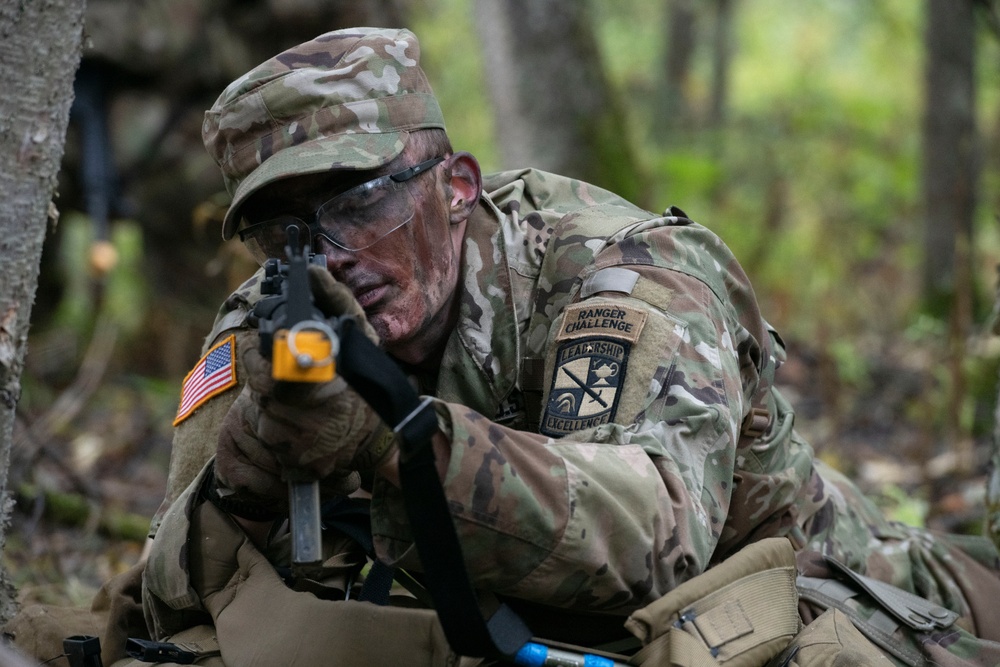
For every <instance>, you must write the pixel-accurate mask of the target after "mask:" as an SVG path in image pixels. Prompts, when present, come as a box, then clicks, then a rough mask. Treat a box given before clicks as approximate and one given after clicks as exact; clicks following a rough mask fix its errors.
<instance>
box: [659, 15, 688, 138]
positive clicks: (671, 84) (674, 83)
mask: <svg viewBox="0 0 1000 667" xmlns="http://www.w3.org/2000/svg"><path fill="white" fill-rule="evenodd" d="M697 19H698V15H697V13H696V12H695V10H694V2H693V0H667V7H666V20H667V25H666V30H665V32H666V35H667V38H666V40H665V44H664V48H663V83H662V85H660V86H657V89H658V90H657V93H656V111H655V115H654V116H653V136H654V138H655V139H656V141H657V142H658V143H660V144H666V143H668V142H669V141H670V139H671V138H672V136H673V134H674V133H675V132H677V131H678V130H684V129H687V128H690V127H691V126H692V125H693V122H694V119H693V117H692V113H693V112H692V109H691V106H692V105H691V99H690V95H689V94H688V88H689V83H688V79H689V78H690V75H691V60H692V58H693V56H694V51H695V46H696V44H697V39H696V29H697V24H698V21H697Z"/></svg>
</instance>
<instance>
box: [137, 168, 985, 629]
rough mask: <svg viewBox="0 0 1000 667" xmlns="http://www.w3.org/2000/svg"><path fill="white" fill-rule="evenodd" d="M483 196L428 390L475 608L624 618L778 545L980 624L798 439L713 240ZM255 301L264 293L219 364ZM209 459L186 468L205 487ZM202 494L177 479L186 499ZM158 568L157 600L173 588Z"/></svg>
mask: <svg viewBox="0 0 1000 667" xmlns="http://www.w3.org/2000/svg"><path fill="white" fill-rule="evenodd" d="M485 189H486V191H487V192H488V194H487V195H484V197H483V200H482V205H481V206H480V207H479V209H478V210H477V212H476V214H475V215H474V216H473V217H472V218H471V219H470V221H469V226H468V232H467V235H466V239H465V245H464V278H463V282H462V286H461V290H462V300H461V314H460V320H459V323H458V325H457V327H456V329H455V330H454V332H453V333H452V335H451V337H450V339H449V341H448V344H447V349H446V352H445V356H444V360H443V362H442V364H441V367H440V369H439V372H438V373H437V374H436V376H435V377H423V378H418V379H417V380H418V381H419V382H420V384H421V392H422V393H424V394H427V395H431V396H434V397H435V398H436V408H437V412H438V415H439V423H440V425H441V428H442V430H444V432H445V433H446V434H447V435H448V436H449V437H450V439H451V443H452V445H451V454H450V460H449V461H448V465H447V473H446V475H445V478H444V482H443V483H444V488H445V493H446V495H447V498H448V500H449V503H450V506H451V509H452V512H453V517H454V520H455V523H456V527H457V530H458V533H459V537H460V540H461V542H462V545H463V549H464V552H465V556H466V561H467V566H468V570H469V574H470V577H471V578H472V579H473V583H474V584H475V585H476V586H477V587H478V588H481V589H485V590H491V591H494V592H497V593H500V594H503V595H506V596H510V597H512V598H516V599H520V600H526V601H530V602H535V603H540V604H543V605H546V606H554V607H561V608H569V609H574V610H579V611H594V612H604V613H611V614H614V615H621V616H624V615H627V614H628V613H630V612H631V611H633V610H635V609H637V608H639V607H642V606H644V605H646V604H648V603H649V602H651V601H652V600H654V599H656V598H658V597H660V596H662V595H663V594H665V593H666V592H668V591H670V590H671V589H672V588H674V587H675V586H676V585H677V584H679V583H681V582H683V581H686V580H688V579H690V578H692V577H694V576H696V575H698V574H699V573H701V572H703V571H704V570H705V569H707V568H709V567H710V566H712V565H714V564H715V563H717V562H720V561H721V560H723V559H724V558H725V557H726V556H728V555H730V554H732V553H734V552H735V551H736V550H738V549H739V548H740V547H741V546H743V545H745V544H747V543H749V542H751V541H755V540H759V539H761V538H763V537H769V536H781V535H784V536H788V537H789V538H790V539H791V540H792V542H793V543H794V544H795V545H796V546H797V547H799V548H801V549H803V550H804V551H805V552H808V551H810V550H814V551H816V552H822V553H824V554H827V555H831V556H833V557H835V558H836V559H837V560H838V561H840V562H842V563H844V564H845V565H846V566H847V567H849V568H851V569H853V570H856V571H859V572H862V573H863V572H868V573H870V574H872V575H873V576H877V577H879V578H881V579H884V580H886V581H890V582H891V583H893V584H896V585H898V586H900V587H902V588H905V589H907V590H910V591H913V592H915V593H917V594H919V595H921V596H924V597H927V598H928V599H930V600H932V601H934V602H936V603H938V604H942V605H944V606H946V607H948V608H949V609H953V610H955V611H957V612H959V613H960V614H962V615H963V616H969V607H968V605H967V603H966V600H965V597H964V596H963V592H962V587H960V585H959V584H956V580H959V579H960V577H961V567H960V566H956V564H955V563H953V562H944V561H948V560H949V559H948V555H947V553H948V552H947V550H946V549H945V548H944V547H941V546H940V543H939V542H937V541H935V540H934V539H933V538H932V537H931V536H930V535H929V534H927V533H925V532H922V531H916V530H914V529H910V528H906V527H903V526H899V525H896V524H892V523H890V522H888V521H886V520H885V519H884V518H882V517H881V515H880V514H879V513H878V511H877V510H876V509H875V508H874V507H873V506H872V505H871V504H870V503H869V502H868V501H867V500H865V499H864V498H863V497H862V495H861V494H860V493H859V492H858V491H857V489H856V488H855V487H854V486H853V485H852V484H851V483H850V482H849V481H848V480H846V479H845V478H843V477H842V476H840V475H839V474H837V473H835V472H834V471H832V470H829V469H827V468H824V467H823V466H822V465H821V464H819V463H818V462H816V461H814V457H813V451H812V449H811V447H810V446H809V445H808V444H807V443H806V442H804V441H803V440H802V439H801V438H800V437H799V436H798V435H797V434H796V433H795V431H794V429H793V418H794V415H793V413H792V410H791V409H790V408H789V406H788V404H787V402H786V401H785V400H784V399H783V398H782V397H781V395H780V394H779V393H778V392H777V391H775V390H774V389H773V387H772V381H773V377H774V373H775V370H776V369H777V367H778V366H779V364H780V361H781V359H782V358H783V354H784V352H783V349H782V346H781V342H780V340H779V339H778V338H777V336H776V334H775V333H774V332H773V331H772V330H771V329H770V327H769V326H768V325H767V324H766V323H765V321H764V320H763V319H762V317H761V314H760V312H759V310H758V305H757V302H756V298H755V296H754V293H753V290H752V288H751V286H750V283H749V280H748V279H747V277H746V275H745V274H744V272H743V271H742V269H741V268H740V266H739V264H738V263H737V261H736V260H735V259H734V257H733V256H732V254H731V252H730V251H729V249H728V248H727V247H726V246H725V245H724V244H723V242H722V241H721V240H720V239H719V238H718V237H716V236H715V235H714V234H713V233H712V232H710V231H709V230H707V229H706V228H704V227H702V226H700V225H698V224H696V223H694V222H692V221H691V220H689V219H687V218H686V217H685V216H683V214H681V213H680V212H679V210H677V209H670V210H668V212H667V213H666V214H664V215H662V216H657V215H653V214H650V213H648V212H646V211H643V210H641V209H639V208H637V207H635V206H633V205H631V204H629V203H628V202H626V201H624V200H622V199H621V198H619V197H617V196H616V195H613V194H611V193H609V192H607V191H604V190H601V189H599V188H596V187H594V186H591V185H587V184H585V183H582V182H579V181H575V180H570V179H566V178H562V177H558V176H554V175H551V174H546V173H542V172H538V171H533V170H525V171H517V172H506V173H501V174H496V175H492V176H488V177H487V178H486V180H485ZM256 298H257V296H256V279H251V281H248V283H247V284H246V285H245V286H244V288H242V289H241V290H240V291H238V292H237V293H236V294H234V295H233V297H231V298H230V299H229V300H228V301H227V305H226V306H225V307H224V309H223V312H222V313H221V314H220V317H219V319H218V320H217V324H216V327H215V330H214V331H213V333H212V335H211V336H210V337H209V343H210V344H211V343H212V342H213V341H216V340H218V339H221V338H222V337H223V336H225V335H227V332H229V331H230V330H231V329H234V328H235V329H236V330H237V331H240V330H241V329H240V328H241V327H244V326H245V325H244V323H243V322H244V320H245V313H246V312H247V310H248V309H249V307H250V306H251V305H252V303H253V302H254V301H255V300H256ZM236 340H237V343H238V344H239V341H241V340H246V338H244V339H241V338H239V336H238V337H237V339H236ZM230 393H231V394H235V392H230ZM213 400H217V401H223V399H222V398H219V399H213ZM230 400H231V399H230ZM221 404H222V405H225V403H224V402H222V403H221ZM201 409H202V410H211V409H212V406H211V402H209V404H207V405H206V406H204V407H203V408H201ZM183 428H184V425H183V424H182V425H181V427H180V428H179V429H178V430H179V433H180V432H182V429H183ZM201 439H202V440H203V441H204V440H205V439H206V438H205V437H202V438H201ZM188 440H191V441H193V440H194V438H193V437H189V438H188ZM208 442H209V444H208V445H207V446H206V445H205V444H204V442H202V443H201V445H200V446H201V449H200V450H198V449H197V447H195V446H192V451H196V452H197V453H195V454H193V455H192V456H194V458H196V459H198V462H197V465H191V464H190V462H188V464H187V467H186V468H185V467H184V461H183V459H184V453H183V451H178V450H176V449H175V453H174V458H175V462H174V463H172V468H174V469H180V470H191V471H196V470H197V469H198V468H199V467H200V465H201V463H202V462H203V460H204V457H205V456H207V455H209V454H210V451H211V449H212V447H213V446H214V444H213V443H214V440H213V439H212V438H208ZM175 447H176V445H175ZM190 477H191V475H189V474H183V473H177V474H173V473H172V478H171V483H172V486H173V488H174V492H175V493H176V491H177V489H179V488H183V486H184V485H185V484H186V483H187V482H188V481H190ZM174 513H175V514H176V508H175V512H174ZM371 516H372V532H373V535H374V538H375V546H376V550H377V553H378V555H379V557H380V559H382V560H384V561H386V562H389V563H392V564H398V565H401V566H406V567H414V566H416V555H415V550H414V549H412V548H411V546H412V544H411V542H410V540H409V530H408V526H407V524H406V519H405V516H406V514H405V512H404V511H403V508H402V498H401V495H400V492H399V490H398V489H396V488H395V487H393V486H392V485H391V484H389V483H387V482H384V481H382V480H376V484H375V487H374V490H373V500H372V510H371ZM180 525H183V524H180ZM159 541H160V539H159V537H158V539H157V542H159ZM166 551H168V552H169V550H166ZM156 558H157V555H156V553H155V549H154V554H153V556H151V564H152V565H153V567H150V568H147V586H148V587H149V588H150V589H151V590H153V592H154V593H155V592H156V591H157V590H158V588H159V589H162V590H164V591H165V590H167V589H169V588H170V586H171V584H170V583H169V579H170V578H171V577H172V576H174V575H176V574H177V573H176V572H175V570H176V569H177V567H179V565H177V566H174V565H171V564H169V563H167V564H164V563H163V562H159V563H158V562H157V561H156ZM166 558H169V559H171V560H173V562H174V563H177V559H176V557H175V556H172V555H171V556H166ZM989 558H995V553H994V554H993V555H992V556H991V555H988V556H987V557H986V558H985V559H984V560H988V559H989ZM943 562H944V564H943V565H942V563H943ZM994 564H995V562H994ZM417 567H418V566H417ZM943 571H947V572H948V573H949V575H954V576H953V577H952V578H951V579H949V578H948V577H942V576H934V575H935V574H937V575H940V574H941V572H943Z"/></svg>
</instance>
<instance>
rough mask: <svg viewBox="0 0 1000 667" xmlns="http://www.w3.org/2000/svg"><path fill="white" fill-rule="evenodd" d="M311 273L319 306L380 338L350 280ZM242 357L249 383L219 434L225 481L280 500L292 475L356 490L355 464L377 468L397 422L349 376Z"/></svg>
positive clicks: (330, 488) (254, 355)
mask: <svg viewBox="0 0 1000 667" xmlns="http://www.w3.org/2000/svg"><path fill="white" fill-rule="evenodd" d="M309 279H310V285H311V287H312V289H313V295H314V298H315V300H316V305H317V307H319V308H320V310H322V311H323V312H324V313H326V314H327V315H328V316H337V315H341V314H347V315H352V316H354V317H355V318H356V319H357V320H358V324H359V325H360V326H361V327H362V330H363V331H364V333H365V334H366V335H367V336H368V337H369V338H370V339H371V340H372V341H374V342H376V343H377V342H378V337H377V335H376V334H375V331H374V329H372V328H371V325H370V324H368V322H367V320H365V319H364V311H363V310H362V309H361V307H360V306H359V305H358V303H357V301H356V300H355V299H354V297H353V295H351V293H350V291H349V290H348V289H347V288H346V287H344V286H343V285H341V284H339V283H337V282H336V281H335V280H334V279H333V277H332V276H331V275H330V274H329V272H327V271H326V270H325V269H323V268H322V267H318V266H310V267H309ZM242 359H243V362H244V365H245V367H246V371H247V372H246V379H247V381H246V386H244V388H243V391H242V393H241V394H240V396H239V397H237V399H236V402H235V403H234V404H233V406H232V408H231V409H230V410H229V412H228V414H227V415H226V418H225V419H224V420H223V424H222V429H221V431H220V434H219V445H218V450H217V453H216V476H217V477H218V480H219V482H220V485H221V486H223V487H225V488H227V489H228V490H231V491H234V492H239V493H240V494H241V495H242V494H244V493H246V492H249V493H250V494H256V495H260V496H265V497H269V498H273V499H275V500H276V501H280V499H285V498H286V496H287V485H286V484H285V483H284V482H283V481H282V480H283V479H287V477H288V476H289V475H292V476H294V477H296V478H298V479H302V478H306V479H319V480H321V482H322V484H323V486H324V487H325V489H326V490H327V492H334V493H337V492H339V493H341V494H343V493H349V492H350V491H353V490H354V489H356V488H357V484H358V476H357V475H356V474H351V473H352V471H360V472H366V471H371V470H374V469H375V468H377V467H378V466H379V465H380V464H381V463H382V462H383V461H385V460H386V459H387V458H388V457H389V455H390V454H391V453H392V451H393V450H394V448H395V446H396V445H395V440H394V437H393V433H392V431H391V429H389V428H388V427H387V426H386V425H385V424H384V423H383V422H382V421H381V419H379V417H378V416H377V415H376V414H375V412H374V411H373V410H372V409H371V408H370V407H369V406H368V404H367V403H365V401H364V400H363V399H362V398H361V397H360V396H359V395H358V394H357V392H355V391H354V390H353V389H351V388H350V387H349V386H348V385H347V383H346V382H345V381H344V379H343V378H341V377H336V378H335V379H334V380H332V381H331V382H324V383H293V382H278V381H275V380H274V379H273V378H272V377H271V363H270V362H269V361H268V360H267V359H265V358H264V357H263V355H261V353H260V351H259V350H258V349H256V348H250V349H246V350H244V351H242ZM283 473H284V474H283ZM352 486H353V488H351V487H352Z"/></svg>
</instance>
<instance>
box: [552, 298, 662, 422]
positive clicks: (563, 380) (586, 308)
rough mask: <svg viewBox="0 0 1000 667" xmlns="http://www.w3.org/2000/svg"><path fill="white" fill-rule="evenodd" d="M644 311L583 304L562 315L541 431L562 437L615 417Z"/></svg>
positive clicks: (619, 306) (623, 307)
mask: <svg viewBox="0 0 1000 667" xmlns="http://www.w3.org/2000/svg"><path fill="white" fill-rule="evenodd" d="M645 323H646V313H645V312H644V311H642V310H639V309H637V308H630V307H629V306H622V305H605V304H594V303H580V304H576V305H573V306H570V307H569V308H567V309H566V312H565V313H564V314H563V321H562V326H561V327H560V329H559V333H558V334H557V335H556V342H557V343H559V344H560V345H559V347H558V349H557V350H556V361H555V369H554V370H553V374H552V387H551V389H550V391H549V401H548V404H547V405H546V406H545V414H544V415H543V416H542V423H541V428H540V431H541V432H542V433H543V434H545V435H548V436H552V437H560V436H563V435H566V434H567V433H572V432H573V431H579V430H581V429H585V428H591V427H593V426H600V425H601V424H607V423H608V422H610V421H611V420H612V419H614V417H615V411H616V410H617V409H618V399H619V398H621V387H622V386H623V384H624V382H625V368H626V365H627V362H628V355H629V351H630V350H631V348H632V343H634V342H635V341H637V340H638V339H639V333H640V332H641V331H642V327H643V325H644V324H645Z"/></svg>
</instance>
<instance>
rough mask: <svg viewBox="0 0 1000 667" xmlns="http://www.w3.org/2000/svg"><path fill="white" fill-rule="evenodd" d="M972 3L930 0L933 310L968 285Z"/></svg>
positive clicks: (927, 196)
mask: <svg viewBox="0 0 1000 667" xmlns="http://www.w3.org/2000/svg"><path fill="white" fill-rule="evenodd" d="M973 3H974V0H927V17H926V21H927V23H926V32H925V47H926V51H927V54H926V59H927V60H926V63H927V64H926V88H925V97H924V105H925V110H924V114H925V115H924V129H923V131H924V146H923V151H924V158H923V161H924V166H923V191H924V204H925V207H924V211H925V218H924V225H925V234H924V241H925V245H924V249H925V257H924V276H923V287H924V296H925V300H926V303H927V305H928V307H929V308H930V310H931V312H932V313H933V314H935V315H938V316H942V317H943V316H946V315H947V314H948V312H949V311H950V310H951V305H952V301H953V300H954V299H955V297H956V296H957V295H958V293H959V292H961V291H963V290H968V289H969V288H970V285H969V284H967V283H966V284H960V279H961V278H962V276H961V275H960V273H959V271H960V269H961V268H962V267H963V264H964V266H968V263H969V262H968V260H969V257H968V256H965V257H960V256H958V255H960V254H964V253H965V252H967V251H968V250H970V249H971V247H972V246H971V240H972V219H973V214H974V211H975V205H976V189H977V179H978V159H977V158H978V156H977V152H976V123H975V96H976V90H975V67H974V65H975V48H974V45H975V35H976V32H975V23H974V21H973ZM960 238H961V239H963V240H964V243H960V242H959V239H960ZM963 259H964V260H965V261H964V262H961V261H959V260H963Z"/></svg>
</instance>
